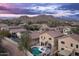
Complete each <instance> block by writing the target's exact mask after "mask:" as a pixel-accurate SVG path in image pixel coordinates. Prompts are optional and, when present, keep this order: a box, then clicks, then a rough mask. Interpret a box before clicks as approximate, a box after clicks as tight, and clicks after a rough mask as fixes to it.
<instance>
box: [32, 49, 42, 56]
mask: <svg viewBox="0 0 79 59" xmlns="http://www.w3.org/2000/svg"><path fill="white" fill-rule="evenodd" d="M40 53H41V51H39V48H37V47H34V48H32V54H33V55H34V56H39V55H40Z"/></svg>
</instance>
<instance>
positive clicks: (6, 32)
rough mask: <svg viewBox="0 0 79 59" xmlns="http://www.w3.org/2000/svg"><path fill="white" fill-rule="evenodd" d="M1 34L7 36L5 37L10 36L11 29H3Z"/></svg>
mask: <svg viewBox="0 0 79 59" xmlns="http://www.w3.org/2000/svg"><path fill="white" fill-rule="evenodd" d="M0 36H3V37H4V36H5V37H9V36H10V33H9V31H6V30H2V31H0Z"/></svg>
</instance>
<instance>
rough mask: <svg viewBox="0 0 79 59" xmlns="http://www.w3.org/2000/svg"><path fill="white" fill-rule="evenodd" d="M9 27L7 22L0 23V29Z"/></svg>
mask: <svg viewBox="0 0 79 59" xmlns="http://www.w3.org/2000/svg"><path fill="white" fill-rule="evenodd" d="M7 27H8V25H7V24H3V23H1V24H0V30H8V28H7Z"/></svg>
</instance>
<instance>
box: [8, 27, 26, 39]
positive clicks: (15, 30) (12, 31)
mask: <svg viewBox="0 0 79 59" xmlns="http://www.w3.org/2000/svg"><path fill="white" fill-rule="evenodd" d="M9 31H10V33H11V34H12V33H16V34H17V36H18V37H19V38H21V33H22V32H26V31H27V30H26V29H23V28H20V29H18V28H17V29H10V30H9Z"/></svg>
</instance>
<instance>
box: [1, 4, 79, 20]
mask: <svg viewBox="0 0 79 59" xmlns="http://www.w3.org/2000/svg"><path fill="white" fill-rule="evenodd" d="M40 14H43V15H44V14H45V15H52V16H54V17H67V18H73V19H79V3H0V17H19V16H23V15H28V16H30V17H32V16H37V15H40Z"/></svg>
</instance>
